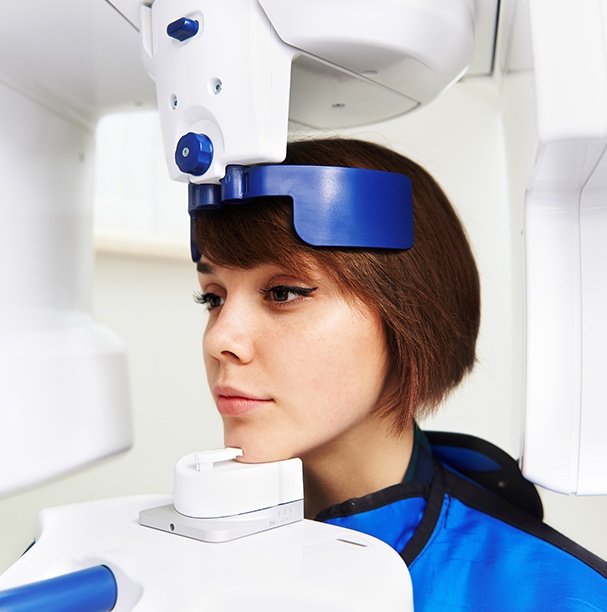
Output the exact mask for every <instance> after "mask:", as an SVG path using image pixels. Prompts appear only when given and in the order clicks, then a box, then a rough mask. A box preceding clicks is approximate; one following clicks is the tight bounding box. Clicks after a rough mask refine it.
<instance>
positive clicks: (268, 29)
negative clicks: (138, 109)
mask: <svg viewBox="0 0 607 612" xmlns="http://www.w3.org/2000/svg"><path fill="white" fill-rule="evenodd" d="M475 16H476V11H475V3H474V1H473V0H400V1H399V2H394V1H393V0H378V1H375V2H366V1H363V0H311V1H310V2H287V1H284V0H232V1H231V2H229V3H228V2H216V1H214V0H155V1H154V3H153V4H152V6H151V8H147V7H144V8H143V9H142V18H141V33H142V44H143V51H144V63H145V65H146V66H147V69H148V71H149V72H150V74H152V75H153V76H154V78H155V80H156V88H157V94H158V108H159V111H160V119H161V124H162V130H163V139H164V143H165V152H166V159H167V163H168V166H169V173H170V175H171V177H172V178H174V179H176V180H183V181H186V180H188V175H186V174H183V173H182V172H180V171H179V169H178V168H177V166H176V164H175V161H174V154H175V148H176V145H177V142H178V141H179V139H180V138H181V137H182V136H183V135H184V134H186V133H188V132H194V133H197V134H204V135H206V136H208V137H209V138H210V139H211V141H212V143H213V146H214V158H213V162H212V165H211V167H210V168H209V169H208V170H207V171H206V172H205V173H204V174H201V175H199V176H190V177H189V180H190V181H191V182H194V183H217V182H218V181H219V179H220V178H222V177H223V176H224V173H225V166H226V165H227V164H254V163H263V162H277V161H282V159H284V155H285V150H286V139H287V127H288V119H289V117H290V118H291V119H292V120H293V121H296V122H300V123H303V124H306V125H309V126H312V127H317V128H330V129H331V128H333V129H334V128H337V127H344V126H353V125H360V124H365V123H371V122H375V121H379V120H382V119H387V118H390V117H395V116H397V115H400V114H403V113H405V112H408V111H410V110H412V109H414V108H416V107H417V106H418V105H420V104H425V103H427V102H429V101H430V100H432V99H434V98H435V97H436V96H437V95H439V94H440V93H441V92H442V91H444V89H445V88H447V87H448V86H449V85H450V84H451V83H453V82H454V81H455V80H456V79H458V78H459V77H460V76H462V74H463V73H464V72H465V70H466V69H467V67H468V66H469V64H470V62H471V61H472V58H473V55H474V46H475V45H474V40H475V31H474V29H475ZM181 17H187V18H191V19H194V20H196V21H198V22H199V24H200V28H199V31H198V33H197V34H196V35H195V36H193V37H192V38H189V39H188V40H185V41H183V42H180V41H178V40H175V39H173V38H171V37H169V36H168V35H167V33H166V28H167V26H168V25H169V24H170V23H172V22H174V21H176V20H177V19H179V18H181ZM292 62H293V64H292ZM291 67H292V71H291ZM291 77H292V78H291Z"/></svg>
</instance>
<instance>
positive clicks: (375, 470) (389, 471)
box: [302, 416, 414, 518]
mask: <svg viewBox="0 0 607 612" xmlns="http://www.w3.org/2000/svg"><path fill="white" fill-rule="evenodd" d="M413 437H414V436H413V426H411V427H409V428H408V429H407V430H406V431H405V432H404V433H403V434H401V435H399V436H396V435H395V434H394V433H393V432H392V429H391V424H390V422H389V420H388V419H378V418H377V417H376V416H373V417H372V418H369V419H367V420H366V421H364V422H363V423H360V424H359V425H358V426H357V427H355V428H353V429H352V430H350V431H348V432H346V433H345V434H343V435H342V436H340V437H339V438H338V439H336V440H333V441H332V442H331V443H330V444H327V445H325V446H323V447H321V448H317V449H315V450H314V451H313V452H311V453H309V454H308V455H306V456H304V457H302V459H303V464H304V504H305V515H306V518H314V517H315V516H316V515H317V514H318V513H319V512H320V511H321V510H323V509H324V508H327V507H328V506H332V505H334V504H337V503H340V502H343V501H345V500H347V499H351V498H353V497H362V496H364V495H368V494H369V493H373V492H374V491H379V490H380V489H384V488H386V487H388V486H390V485H393V484H397V483H399V482H401V481H402V480H403V478H404V475H405V472H406V471H407V467H408V465H409V460H410V458H411V452H412V450H413Z"/></svg>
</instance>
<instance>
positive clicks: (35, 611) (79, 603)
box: [0, 565, 118, 612]
mask: <svg viewBox="0 0 607 612" xmlns="http://www.w3.org/2000/svg"><path fill="white" fill-rule="evenodd" d="M117 596H118V592H117V587H116V579H115V578H114V574H112V572H111V570H110V569H109V568H107V567H105V565H97V566H95V567H91V568H88V569H84V570H80V571H78V572H72V573H71V574H65V575H63V576H57V577H56V578H50V579H49V580H42V581H40V582H33V583H31V584H26V585H24V586H21V587H16V588H14V589H9V590H7V591H0V612H5V611H6V612H8V611H9V610H10V611H11V612H39V611H40V610H44V612H109V611H110V610H112V608H114V606H115V605H116V599H117Z"/></svg>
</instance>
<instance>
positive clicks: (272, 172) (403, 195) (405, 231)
mask: <svg viewBox="0 0 607 612" xmlns="http://www.w3.org/2000/svg"><path fill="white" fill-rule="evenodd" d="M188 195H189V204H188V212H189V213H190V218H191V231H192V236H191V237H192V243H191V248H192V259H193V260H194V261H198V260H199V259H200V254H199V253H198V252H197V250H196V247H195V246H194V240H193V231H194V222H195V221H196V217H197V215H198V214H199V213H200V212H202V211H205V210H208V209H211V208H218V207H220V206H223V205H225V204H228V205H239V204H241V203H247V202H249V201H250V200H252V199H253V198H260V197H266V196H289V197H290V198H292V200H293V224H294V227H295V232H296V233H297V235H298V236H299V237H300V238H301V239H302V240H303V241H304V242H307V243H308V244H310V245H312V246H324V247H367V248H379V249H408V248H410V247H412V246H413V196H412V187H411V179H409V177H408V176H405V175H403V174H397V173H394V172H383V171H381V170H364V169H360V168H341V167H334V166H289V165H282V164H276V165H271V164H268V165H265V166H228V167H227V168H226V175H225V177H224V178H223V179H222V180H221V184H220V185H207V184H203V185H197V184H194V183H190V185H189V194H188Z"/></svg>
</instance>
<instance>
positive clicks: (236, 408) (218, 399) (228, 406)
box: [213, 388, 272, 416]
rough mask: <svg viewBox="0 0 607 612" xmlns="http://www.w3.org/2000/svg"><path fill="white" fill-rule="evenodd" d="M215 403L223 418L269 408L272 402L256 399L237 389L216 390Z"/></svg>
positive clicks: (260, 398) (214, 391)
mask: <svg viewBox="0 0 607 612" xmlns="http://www.w3.org/2000/svg"><path fill="white" fill-rule="evenodd" d="M213 395H214V396H215V403H216V405H217V410H218V411H219V414H221V415H223V416H242V415H245V414H248V413H249V412H253V411H254V410H257V409H258V408H262V407H263V406H267V405H268V404H269V403H270V402H271V401H272V400H271V399H265V398H262V397H255V396H252V395H249V394H247V393H244V392H241V391H238V390H236V389H220V388H217V389H214V390H213Z"/></svg>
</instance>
